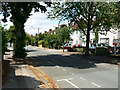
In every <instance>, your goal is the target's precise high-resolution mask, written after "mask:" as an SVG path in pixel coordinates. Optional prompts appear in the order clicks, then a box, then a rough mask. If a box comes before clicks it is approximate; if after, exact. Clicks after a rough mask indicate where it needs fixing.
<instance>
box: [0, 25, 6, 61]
mask: <svg viewBox="0 0 120 90" xmlns="http://www.w3.org/2000/svg"><path fill="white" fill-rule="evenodd" d="M5 26H6V25H5ZM5 26H4V27H3V26H2V25H1V23H0V33H2V35H0V36H2V41H0V42H1V43H2V60H3V56H4V54H5V51H6V50H7V47H6V43H7V38H6V29H5Z"/></svg>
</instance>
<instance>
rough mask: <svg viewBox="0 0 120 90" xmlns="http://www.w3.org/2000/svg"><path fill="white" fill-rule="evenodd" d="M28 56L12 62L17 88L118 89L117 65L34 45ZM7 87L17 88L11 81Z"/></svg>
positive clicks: (29, 47) (30, 48)
mask: <svg viewBox="0 0 120 90" xmlns="http://www.w3.org/2000/svg"><path fill="white" fill-rule="evenodd" d="M28 57H29V58H30V59H28V60H25V61H23V63H21V61H17V62H14V63H12V66H13V67H14V68H16V69H15V78H16V79H15V80H16V82H17V85H16V87H15V88H18V87H19V88H43V87H45V88H49V87H51V85H53V86H52V88H53V87H56V88H118V67H117V65H113V64H106V63H95V62H94V61H93V60H90V59H85V58H78V57H75V56H72V55H69V53H64V54H63V53H62V51H59V50H50V49H45V50H44V49H41V48H39V47H32V46H28ZM8 83H9V82H8ZM14 83H15V82H14ZM43 83H46V84H44V85H43ZM51 83H52V84H51ZM11 85H12V84H11ZM8 87H9V88H10V87H13V88H14V86H10V85H9V84H8V85H7V84H6V86H5V87H4V88H8Z"/></svg>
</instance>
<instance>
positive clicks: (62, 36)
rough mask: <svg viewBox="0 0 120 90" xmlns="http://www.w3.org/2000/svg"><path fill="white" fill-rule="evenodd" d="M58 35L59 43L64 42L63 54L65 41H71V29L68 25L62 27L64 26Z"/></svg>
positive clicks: (58, 31)
mask: <svg viewBox="0 0 120 90" xmlns="http://www.w3.org/2000/svg"><path fill="white" fill-rule="evenodd" d="M56 33H57V36H58V40H59V42H62V44H63V52H64V43H65V41H67V40H70V33H71V30H70V28H69V27H67V26H66V25H62V26H61V27H60V28H59V29H58V30H57V32H56Z"/></svg>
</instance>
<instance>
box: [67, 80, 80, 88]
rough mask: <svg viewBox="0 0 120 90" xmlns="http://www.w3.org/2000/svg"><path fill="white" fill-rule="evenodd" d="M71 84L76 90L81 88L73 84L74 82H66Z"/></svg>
mask: <svg viewBox="0 0 120 90" xmlns="http://www.w3.org/2000/svg"><path fill="white" fill-rule="evenodd" d="M66 81H67V82H68V83H69V84H71V85H72V86H74V87H75V88H79V87H78V86H76V85H75V84H73V83H72V82H70V81H69V80H66Z"/></svg>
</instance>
